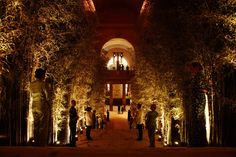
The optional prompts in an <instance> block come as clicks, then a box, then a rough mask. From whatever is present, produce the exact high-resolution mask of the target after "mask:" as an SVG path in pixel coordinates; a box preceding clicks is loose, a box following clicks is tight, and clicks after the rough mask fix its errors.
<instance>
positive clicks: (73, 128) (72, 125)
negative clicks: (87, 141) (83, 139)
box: [69, 100, 78, 147]
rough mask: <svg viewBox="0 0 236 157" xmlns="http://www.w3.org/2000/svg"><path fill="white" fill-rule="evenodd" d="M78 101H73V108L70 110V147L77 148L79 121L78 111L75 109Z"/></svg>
mask: <svg viewBox="0 0 236 157" xmlns="http://www.w3.org/2000/svg"><path fill="white" fill-rule="evenodd" d="M75 106H76V101H75V100H71V108H70V123H69V125H70V146H71V147H75V146H76V137H75V136H76V124H77V120H78V115H77V111H76V109H75Z"/></svg>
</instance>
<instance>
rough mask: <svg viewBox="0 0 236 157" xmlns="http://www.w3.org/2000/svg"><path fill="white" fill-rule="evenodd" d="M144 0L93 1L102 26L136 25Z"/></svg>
mask: <svg viewBox="0 0 236 157" xmlns="http://www.w3.org/2000/svg"><path fill="white" fill-rule="evenodd" d="M143 1H144V0H93V3H94V6H95V9H96V13H97V16H98V19H99V22H100V23H101V24H117V23H119V24H131V23H135V22H136V20H137V18H138V16H139V14H140V9H141V7H142V4H143Z"/></svg>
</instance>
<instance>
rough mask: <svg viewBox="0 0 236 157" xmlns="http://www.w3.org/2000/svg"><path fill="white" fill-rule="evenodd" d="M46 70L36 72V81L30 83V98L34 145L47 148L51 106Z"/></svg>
mask: <svg viewBox="0 0 236 157" xmlns="http://www.w3.org/2000/svg"><path fill="white" fill-rule="evenodd" d="M45 73H46V71H45V70H44V69H41V68H39V69H37V70H36V71H35V78H36V80H35V81H33V82H31V83H30V86H29V90H30V97H31V98H32V113H33V118H34V145H35V146H46V145H47V144H48V140H49V123H50V110H51V108H50V104H49V103H48V91H47V89H46V83H45V81H44V80H45Z"/></svg>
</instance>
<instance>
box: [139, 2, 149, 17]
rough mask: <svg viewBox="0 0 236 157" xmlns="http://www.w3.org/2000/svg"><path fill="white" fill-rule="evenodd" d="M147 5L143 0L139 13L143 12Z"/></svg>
mask: <svg viewBox="0 0 236 157" xmlns="http://www.w3.org/2000/svg"><path fill="white" fill-rule="evenodd" d="M147 5H148V3H147V0H144V1H143V5H142V7H141V10H140V14H143V13H144V11H145V9H146V8H147Z"/></svg>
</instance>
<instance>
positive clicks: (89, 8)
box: [83, 0, 96, 12]
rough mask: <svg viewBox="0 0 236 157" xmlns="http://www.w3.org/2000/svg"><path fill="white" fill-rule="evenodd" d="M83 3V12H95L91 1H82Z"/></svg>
mask: <svg viewBox="0 0 236 157" xmlns="http://www.w3.org/2000/svg"><path fill="white" fill-rule="evenodd" d="M83 3H84V8H85V11H89V12H95V11H96V9H95V6H94V3H93V1H92V0H84V1H83Z"/></svg>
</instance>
